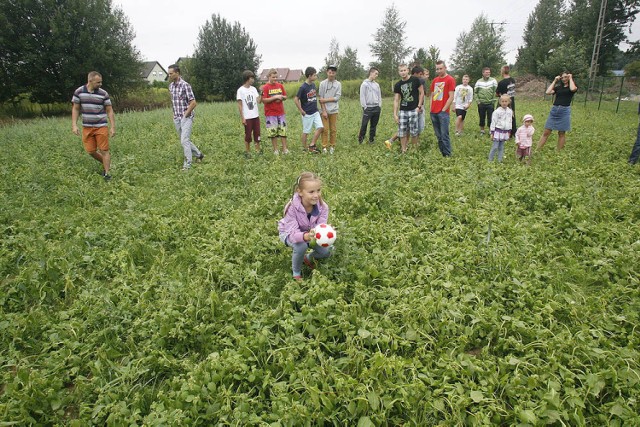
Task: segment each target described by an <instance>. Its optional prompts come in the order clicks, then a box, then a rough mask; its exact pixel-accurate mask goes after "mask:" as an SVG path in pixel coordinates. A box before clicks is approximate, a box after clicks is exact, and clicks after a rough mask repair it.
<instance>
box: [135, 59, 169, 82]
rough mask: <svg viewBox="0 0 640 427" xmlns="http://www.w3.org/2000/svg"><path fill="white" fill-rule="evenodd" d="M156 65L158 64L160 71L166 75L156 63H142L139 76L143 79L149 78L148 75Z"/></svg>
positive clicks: (165, 71)
mask: <svg viewBox="0 0 640 427" xmlns="http://www.w3.org/2000/svg"><path fill="white" fill-rule="evenodd" d="M156 64H158V67H160V68H161V69H162V71H164V73H165V74H167V70H165V69H164V67H163V66H162V65H160V63H159V62H158V61H146V62H143V63H142V68H141V69H140V76H141V77H143V78H145V79H146V78H147V77H149V74H151V71H153V67H155V66H156Z"/></svg>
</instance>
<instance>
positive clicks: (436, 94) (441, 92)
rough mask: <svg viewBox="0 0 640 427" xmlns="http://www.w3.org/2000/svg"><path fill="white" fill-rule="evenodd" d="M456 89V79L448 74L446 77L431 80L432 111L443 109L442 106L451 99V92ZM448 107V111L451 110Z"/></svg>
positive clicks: (437, 111) (436, 111)
mask: <svg viewBox="0 0 640 427" xmlns="http://www.w3.org/2000/svg"><path fill="white" fill-rule="evenodd" d="M455 90H456V80H455V79H454V78H453V77H451V76H450V75H449V74H447V75H446V76H444V77H436V78H435V79H433V81H432V82H431V112H432V113H439V112H441V111H442V107H444V104H446V103H447V101H448V100H449V92H453V91H455ZM450 108H451V105H449V108H447V110H446V111H447V113H448V112H449V109H450Z"/></svg>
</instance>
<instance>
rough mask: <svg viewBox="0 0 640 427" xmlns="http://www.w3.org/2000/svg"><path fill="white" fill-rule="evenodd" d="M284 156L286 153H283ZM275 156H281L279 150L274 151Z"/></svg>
mask: <svg viewBox="0 0 640 427" xmlns="http://www.w3.org/2000/svg"><path fill="white" fill-rule="evenodd" d="M283 154H284V153H283ZM273 155H274V156H279V155H280V151H278V150H273Z"/></svg>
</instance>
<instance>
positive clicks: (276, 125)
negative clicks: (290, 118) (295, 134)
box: [264, 114, 287, 138]
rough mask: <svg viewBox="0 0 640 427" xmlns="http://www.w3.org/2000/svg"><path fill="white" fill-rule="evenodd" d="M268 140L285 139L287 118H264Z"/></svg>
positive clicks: (283, 116)
mask: <svg viewBox="0 0 640 427" xmlns="http://www.w3.org/2000/svg"><path fill="white" fill-rule="evenodd" d="M264 122H265V127H266V128H267V137H268V138H277V137H282V138H286V137H287V118H286V116H285V115H284V114H283V115H281V116H266V117H265V118H264Z"/></svg>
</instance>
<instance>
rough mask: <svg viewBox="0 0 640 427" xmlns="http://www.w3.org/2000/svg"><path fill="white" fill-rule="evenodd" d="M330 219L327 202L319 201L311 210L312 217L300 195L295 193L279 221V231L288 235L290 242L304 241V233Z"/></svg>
mask: <svg viewBox="0 0 640 427" xmlns="http://www.w3.org/2000/svg"><path fill="white" fill-rule="evenodd" d="M328 219H329V206H328V205H327V204H326V203H325V202H320V203H318V204H317V205H316V206H315V207H314V208H313V211H311V217H310V218H308V217H307V212H306V211H305V210H304V206H302V200H300V195H298V193H294V194H293V197H292V198H291V200H290V201H289V203H287V205H286V206H285V208H284V218H282V219H281V220H280V221H278V231H279V232H280V234H281V235H282V234H285V235H286V236H287V241H288V242H289V243H301V242H304V237H303V236H304V233H306V232H307V231H309V230H311V229H312V228H314V227H315V226H316V225H318V224H322V223H326V222H327V220H328Z"/></svg>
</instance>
